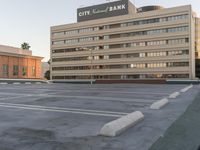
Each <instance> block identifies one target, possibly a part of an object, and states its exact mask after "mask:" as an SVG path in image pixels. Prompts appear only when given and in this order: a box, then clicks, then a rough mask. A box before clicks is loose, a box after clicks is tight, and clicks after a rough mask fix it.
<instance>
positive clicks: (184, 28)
mask: <svg viewBox="0 0 200 150" xmlns="http://www.w3.org/2000/svg"><path fill="white" fill-rule="evenodd" d="M185 31H188V26H181V27H173V28H165V29H155V30H146V31H137V32H132V33H123V34H113V35H109V36H108V35H105V36H98V37H97V36H95V37H84V38H79V39H69V40H61V41H52V45H62V44H75V43H78V42H84V41H96V40H107V39H113V38H120V37H132V36H144V35H155V34H162V33H172V32H185Z"/></svg>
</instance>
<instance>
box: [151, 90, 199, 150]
mask: <svg viewBox="0 0 200 150" xmlns="http://www.w3.org/2000/svg"><path fill="white" fill-rule="evenodd" d="M199 146H200V92H199V94H198V95H197V97H196V98H195V100H194V101H193V103H192V104H191V105H190V106H189V107H188V109H187V110H186V112H185V113H184V114H183V115H182V116H181V117H180V118H179V119H178V120H176V121H175V122H174V123H173V124H172V126H171V127H170V128H169V129H168V130H167V131H166V132H165V134H164V136H163V137H160V138H159V139H158V140H157V141H156V142H155V143H154V144H153V145H152V147H151V148H150V149H149V150H199V149H198V147H199Z"/></svg>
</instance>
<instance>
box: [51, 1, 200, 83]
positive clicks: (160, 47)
mask: <svg viewBox="0 0 200 150" xmlns="http://www.w3.org/2000/svg"><path fill="white" fill-rule="evenodd" d="M77 20H78V21H77V23H72V24H66V25H59V26H53V27H51V79H53V80H71V79H73V80H74V79H75V80H77V79H160V78H164V79H167V78H178V79H195V78H196V74H197V70H196V66H197V65H196V64H195V62H198V59H199V58H200V55H199V52H200V49H199V47H200V46H199V42H200V41H199V40H198V39H199V37H200V36H199V34H198V33H200V32H199V31H200V30H199V29H200V28H198V27H199V26H200V25H199V23H200V21H199V19H198V18H197V17H196V14H195V13H194V12H193V11H192V7H191V6H190V5H186V6H178V7H173V8H163V7H160V6H147V7H141V8H136V7H135V6H134V5H133V4H132V3H131V2H129V1H128V0H123V1H117V2H111V3H107V4H102V5H95V6H91V7H84V8H80V9H78V10H77ZM195 60H196V61H195Z"/></svg>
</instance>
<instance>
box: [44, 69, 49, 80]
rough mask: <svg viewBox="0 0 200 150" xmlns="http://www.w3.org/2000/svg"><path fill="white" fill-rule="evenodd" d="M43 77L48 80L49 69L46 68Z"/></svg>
mask: <svg viewBox="0 0 200 150" xmlns="http://www.w3.org/2000/svg"><path fill="white" fill-rule="evenodd" d="M44 77H45V78H46V79H47V80H50V70H47V71H46V72H45V74H44Z"/></svg>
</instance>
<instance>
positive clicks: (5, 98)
mask: <svg viewBox="0 0 200 150" xmlns="http://www.w3.org/2000/svg"><path fill="white" fill-rule="evenodd" d="M24 97H30V95H24V96H15V97H2V98H0V101H4V100H12V99H16V98H24Z"/></svg>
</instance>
